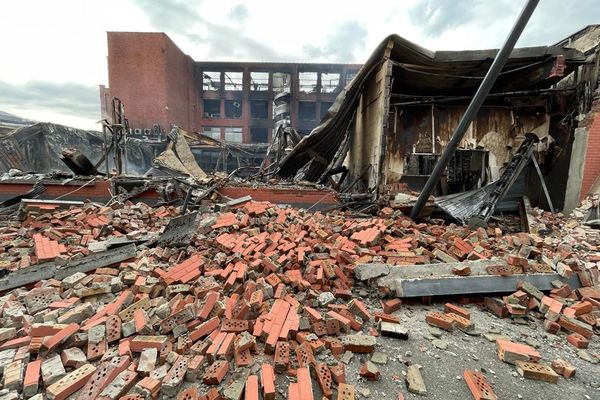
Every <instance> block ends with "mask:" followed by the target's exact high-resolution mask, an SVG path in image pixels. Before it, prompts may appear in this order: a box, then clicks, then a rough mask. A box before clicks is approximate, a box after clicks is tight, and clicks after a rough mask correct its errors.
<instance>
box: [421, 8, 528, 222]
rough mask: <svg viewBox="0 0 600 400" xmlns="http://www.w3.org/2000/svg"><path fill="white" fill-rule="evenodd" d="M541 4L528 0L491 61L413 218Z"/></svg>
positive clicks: (428, 181)
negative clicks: (532, 15)
mask: <svg viewBox="0 0 600 400" xmlns="http://www.w3.org/2000/svg"><path fill="white" fill-rule="evenodd" d="M538 3H539V0H528V1H527V4H526V5H525V8H523V11H521V14H520V15H519V18H518V19H517V22H515V25H514V26H513V28H512V31H511V32H510V34H509V35H508V38H507V39H506V42H505V43H504V45H503V46H502V48H501V49H500V51H499V52H498V54H497V55H496V58H495V59H494V62H493V63H492V65H491V67H490V69H489V70H488V72H487V74H486V75H485V78H483V81H482V82H481V85H480V86H479V88H478V89H477V92H476V93H475V96H473V99H472V100H471V103H469V106H468V107H467V110H466V111H465V113H464V115H463V116H462V118H461V120H460V122H459V123H458V126H457V127H456V129H455V130H454V133H453V134H452V139H450V142H448V145H447V146H446V148H445V149H444V152H443V153H442V155H441V157H440V159H439V160H438V162H437V163H436V164H435V167H434V169H433V172H432V173H431V175H430V176H429V179H427V183H425V187H423V190H422V191H421V194H420V195H419V198H418V199H417V201H416V203H415V205H414V207H413V208H412V210H411V211H410V217H411V218H412V219H416V218H417V217H418V216H419V214H421V211H422V210H423V207H425V204H426V203H427V200H428V199H429V196H431V194H432V193H433V190H434V189H435V187H436V186H437V184H438V182H439V181H440V178H441V177H442V173H443V172H444V170H445V169H446V166H447V165H448V161H449V160H450V157H452V154H454V151H455V150H456V148H457V147H458V145H459V143H460V142H461V140H462V139H463V137H464V135H465V132H466V131H467V128H468V127H469V125H470V124H471V122H472V121H473V119H474V118H475V116H476V115H477V112H478V111H479V109H480V108H481V105H482V104H483V101H484V100H485V98H486V97H487V95H488V93H489V92H490V90H491V89H492V86H493V85H494V83H495V82H496V79H497V78H498V75H500V72H501V71H502V68H504V64H506V61H507V60H508V58H509V57H510V53H511V52H512V50H513V49H514V47H515V44H516V43H517V40H519V37H520V36H521V33H522V32H523V29H525V26H526V25H527V22H528V21H529V18H530V17H531V14H533V11H534V10H535V8H536V7H537V5H538Z"/></svg>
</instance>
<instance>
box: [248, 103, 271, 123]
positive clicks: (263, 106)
mask: <svg viewBox="0 0 600 400" xmlns="http://www.w3.org/2000/svg"><path fill="white" fill-rule="evenodd" d="M268 117H269V102H268V101H267V100H251V101H250V118H252V119H267V118H268Z"/></svg>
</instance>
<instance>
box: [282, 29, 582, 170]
mask: <svg viewBox="0 0 600 400" xmlns="http://www.w3.org/2000/svg"><path fill="white" fill-rule="evenodd" d="M386 51H388V52H389V57H386V56H385V54H386ZM497 52H498V49H492V50H464V51H437V52H434V51H431V50H428V49H426V48H424V47H421V46H419V45H417V44H415V43H413V42H411V41H409V40H407V39H405V38H402V37H400V36H398V35H396V34H393V35H390V36H388V37H386V38H385V39H384V40H383V41H382V42H381V43H380V44H379V45H378V46H377V48H376V49H375V51H373V53H372V54H371V56H370V57H369V59H368V60H367V61H366V62H365V64H364V65H363V66H362V68H361V69H360V70H359V71H358V73H357V74H356V76H355V77H354V79H353V80H352V81H351V82H350V83H349V84H348V85H347V86H346V88H345V89H344V90H343V91H342V92H340V94H339V95H338V97H337V98H336V100H335V102H334V104H333V106H332V107H331V108H330V109H329V112H328V113H327V114H326V115H325V117H324V118H323V119H322V120H321V122H320V123H319V125H317V127H315V128H314V129H313V130H312V131H311V133H310V134H309V135H307V136H305V137H304V138H303V139H302V140H301V141H300V143H298V145H297V146H296V147H294V148H293V149H292V151H291V152H290V153H289V154H288V155H287V156H286V157H284V158H283V159H282V161H281V163H280V165H279V168H278V170H277V171H276V173H277V174H278V175H279V176H280V177H282V178H291V177H293V176H295V175H296V174H297V173H298V171H300V169H302V168H303V167H305V166H306V165H307V164H309V163H311V165H310V167H309V169H308V171H307V172H306V174H305V176H304V179H305V180H309V181H313V182H314V181H317V180H318V179H319V178H321V176H322V174H323V172H325V171H326V169H327V166H328V164H329V163H330V162H331V160H332V158H333V156H334V155H335V153H336V150H337V148H338V147H339V146H340V144H341V143H342V141H343V138H344V136H345V135H346V132H347V131H348V128H349V126H350V124H351V122H352V119H353V114H354V113H353V110H354V109H355V108H356V104H357V103H358V101H359V99H360V94H361V92H362V90H363V88H364V86H365V84H366V82H367V80H368V79H369V78H370V77H371V76H372V74H373V73H374V72H376V70H377V69H376V67H377V66H378V65H380V64H381V63H382V62H384V61H386V60H387V59H391V60H393V61H394V62H399V63H409V64H421V65H426V66H432V65H435V66H436V67H442V68H443V67H444V66H446V67H451V66H452V67H454V68H457V66H460V67H464V68H465V69H466V70H467V73H471V74H472V73H473V72H474V71H476V70H477V69H480V70H487V68H488V67H489V64H491V62H492V61H493V58H494V56H495V55H496V53H497ZM558 55H562V56H564V58H565V59H566V60H568V61H569V62H575V63H582V62H584V61H585V56H584V55H583V53H581V52H580V51H578V50H576V49H569V48H562V47H553V46H537V47H523V48H517V49H514V50H513V51H512V53H511V56H510V58H509V60H508V61H507V63H506V65H505V68H504V70H512V69H515V68H519V67H523V66H524V65H527V63H529V62H530V61H540V60H545V59H547V58H548V57H556V56H558Z"/></svg>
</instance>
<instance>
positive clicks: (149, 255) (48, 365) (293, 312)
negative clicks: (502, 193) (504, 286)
mask: <svg viewBox="0 0 600 400" xmlns="http://www.w3.org/2000/svg"><path fill="white" fill-rule="evenodd" d="M575 214H576V213H575ZM178 215H179V209H178V208H175V207H166V206H161V207H151V206H148V205H146V204H143V203H137V204H133V203H129V202H128V203H125V204H122V203H121V204H119V203H115V204H114V205H113V206H100V205H97V204H94V203H89V202H88V203H83V204H82V205H77V206H74V205H68V204H61V203H60V202H57V203H54V204H53V203H52V202H42V203H40V204H35V203H27V205H25V206H22V208H21V210H20V216H21V221H18V222H8V223H5V224H4V225H3V227H1V228H0V249H1V250H0V265H1V267H2V270H1V272H2V274H1V275H0V290H3V295H2V297H0V321H1V324H0V326H1V328H0V372H1V373H2V381H1V383H2V391H1V392H0V398H1V399H19V398H33V399H36V400H39V399H45V398H47V399H67V398H69V399H71V398H72V399H131V400H133V399H157V398H165V399H167V398H174V399H180V400H191V399H197V400H200V399H202V400H205V399H210V400H216V399H222V398H225V399H242V398H243V399H246V400H251V399H261V398H262V399H265V400H270V399H275V398H289V399H302V400H306V399H321V398H327V399H339V400H349V399H354V398H362V397H364V396H363V395H361V393H358V392H357V388H356V387H355V385H353V384H350V383H347V382H348V381H347V379H346V378H347V374H348V371H347V369H346V362H344V358H347V357H350V356H351V355H352V353H355V354H363V355H365V354H366V355H369V357H370V358H369V360H368V361H366V362H364V363H362V364H361V367H360V370H359V375H360V377H361V379H365V380H372V381H377V380H378V379H380V378H381V371H380V369H379V367H378V365H380V364H381V360H380V359H381V357H382V356H385V354H383V355H382V353H380V352H378V351H377V350H378V346H379V344H378V340H379V339H378V337H379V336H387V337H390V338H394V340H397V341H398V348H401V346H402V343H403V342H404V341H406V340H411V332H410V331H409V330H408V329H406V327H405V326H404V325H403V324H402V322H401V319H400V317H399V313H400V312H401V310H402V308H403V307H404V305H403V301H404V300H403V299H399V298H397V297H396V296H395V293H394V292H393V291H391V290H390V289H389V288H386V287H384V286H380V287H377V286H378V285H377V279H375V278H373V279H367V280H365V281H364V282H362V281H360V280H358V279H356V272H357V268H363V269H364V268H369V265H374V264H386V265H388V266H389V267H390V268H391V269H401V268H406V267H407V266H411V265H425V266H428V267H429V268H431V269H432V270H434V269H435V268H436V264H437V263H442V262H444V263H448V262H454V263H460V262H465V263H464V265H465V267H463V268H455V270H454V271H453V273H454V274H455V278H456V279H462V278H464V277H467V276H469V275H470V270H469V268H468V267H467V265H469V263H467V262H471V263H472V262H478V261H481V260H502V262H499V263H498V264H497V265H494V264H493V263H492V264H491V265H488V266H487V273H488V274H489V275H494V276H501V277H508V276H514V275H519V276H527V275H528V274H543V273H556V274H558V276H560V277H562V278H565V279H568V278H571V277H572V276H577V277H578V278H579V281H580V282H581V287H577V288H575V287H571V286H569V284H567V283H564V282H563V281H561V280H560V279H557V280H556V281H553V282H552V285H553V287H554V288H553V289H552V290H551V291H549V292H548V291H547V292H545V293H544V292H542V291H540V290H539V289H538V288H536V287H535V286H534V285H532V284H531V283H529V282H528V281H527V280H520V281H519V283H518V284H517V286H516V287H515V288H514V293H512V294H509V295H505V296H498V297H485V296H483V297H482V298H481V301H479V303H478V305H479V306H480V307H481V308H482V309H485V310H487V311H488V312H489V313H492V314H493V315H495V316H497V317H498V318H512V319H514V320H519V319H523V318H530V319H531V318H534V319H535V321H537V323H538V324H540V325H542V324H543V327H544V329H545V330H546V332H548V333H550V334H557V335H563V336H565V335H566V338H565V341H566V343H568V344H569V345H571V346H574V347H575V348H577V349H578V351H580V352H583V353H582V354H581V357H582V358H584V357H587V360H588V361H589V362H590V363H595V362H598V361H600V352H596V351H594V349H593V348H588V347H589V345H590V342H593V341H595V340H597V333H598V328H599V326H600V286H599V284H600V274H599V271H598V262H600V253H599V252H598V251H597V250H598V248H597V245H598V243H597V234H596V233H595V232H594V230H593V229H591V228H590V227H587V226H584V225H582V224H579V222H578V221H577V219H574V218H572V219H567V218H565V217H563V216H561V215H559V214H550V213H546V212H542V211H537V212H536V214H535V218H536V221H535V222H536V224H537V226H538V227H540V229H539V232H542V233H537V234H536V233H522V232H518V233H511V232H504V231H503V230H502V229H501V228H499V227H489V228H487V229H484V228H479V229H476V230H471V229H469V228H468V227H461V226H457V225H454V224H450V225H448V224H445V223H444V222H443V221H440V220H430V221H428V222H427V223H415V222H413V221H412V220H411V219H409V218H407V217H405V216H403V215H402V214H401V213H400V212H399V211H394V210H392V209H391V208H384V209H382V210H381V211H380V213H379V215H378V216H377V217H368V218H365V217H357V216H353V215H352V214H350V213H345V212H341V211H336V212H330V213H321V212H314V213H313V212H308V211H304V210H298V209H293V208H283V207H279V206H275V205H273V204H271V203H268V202H255V201H245V202H242V203H240V204H236V205H235V206H233V207H226V209H223V210H220V211H218V212H214V211H211V210H209V209H208V208H207V209H205V210H204V211H201V212H199V215H198V217H197V218H196V222H195V231H194V234H193V236H192V238H191V239H190V241H189V243H187V244H186V245H184V246H178V247H177V246H171V247H169V246H165V247H160V246H158V245H157V239H158V238H159V237H160V235H161V234H162V232H163V231H164V229H165V227H166V225H167V224H168V222H169V221H170V220H171V219H172V218H175V217H177V216H178ZM359 266H360V267H359ZM41 267H43V268H41ZM40 274H41V275H40ZM19 282H23V284H20V283H19ZM368 290H371V291H372V292H374V293H376V296H374V297H376V298H377V300H378V301H373V297H372V296H371V297H368V296H364V293H366V291H368ZM360 293H362V295H361V294H360ZM421 300H424V301H427V300H430V299H421ZM455 300H456V301H453V302H448V303H446V304H440V305H437V306H435V309H436V310H437V311H431V312H429V313H428V314H427V315H426V318H425V320H423V321H422V323H423V324H425V323H426V324H429V325H431V326H433V327H435V328H439V329H441V330H446V331H453V330H462V331H465V332H467V333H469V334H480V328H479V327H477V326H476V325H475V324H474V323H473V322H472V321H471V318H470V312H469V310H467V309H466V308H464V307H463V306H462V305H461V304H459V303H460V302H461V301H462V299H461V298H455ZM432 329H433V328H432ZM496 345H497V352H498V357H499V359H500V360H502V361H504V362H505V363H508V364H512V365H514V368H515V371H517V373H518V374H519V375H521V376H522V377H524V378H527V379H535V380H542V381H545V382H549V383H557V382H559V381H560V380H561V379H570V378H572V377H573V376H574V375H575V373H576V370H575V367H574V366H573V365H571V364H570V363H569V362H567V361H564V360H560V359H548V358H546V357H545V356H544V354H543V351H542V352H540V351H538V349H536V348H534V347H532V346H530V345H528V344H525V343H521V342H517V341H512V340H508V339H507V338H506V337H504V336H502V335H500V334H499V335H498V338H497V339H496ZM405 364H406V365H405V367H406V368H405V370H403V371H398V373H399V374H401V375H402V376H403V377H404V381H405V384H404V386H400V389H399V392H398V393H394V394H392V395H393V396H394V398H401V399H402V398H404V396H407V397H408V396H412V395H419V394H421V395H425V394H426V393H427V383H428V382H427V381H426V380H425V379H424V378H423V374H422V372H423V368H427V367H426V366H421V365H418V364H415V363H411V362H410V360H407V361H406V362H405ZM590 365H591V364H590ZM281 377H286V378H287V379H285V380H282V379H280V378H281ZM463 379H464V382H465V385H466V386H467V387H468V388H469V390H470V391H471V393H472V394H473V397H474V398H475V399H496V398H502V395H501V394H498V395H496V394H495V393H494V389H493V387H492V386H491V385H490V384H489V382H488V381H487V379H486V376H485V374H484V373H482V372H481V371H477V370H465V371H464V373H463ZM352 380H353V381H354V380H355V379H352Z"/></svg>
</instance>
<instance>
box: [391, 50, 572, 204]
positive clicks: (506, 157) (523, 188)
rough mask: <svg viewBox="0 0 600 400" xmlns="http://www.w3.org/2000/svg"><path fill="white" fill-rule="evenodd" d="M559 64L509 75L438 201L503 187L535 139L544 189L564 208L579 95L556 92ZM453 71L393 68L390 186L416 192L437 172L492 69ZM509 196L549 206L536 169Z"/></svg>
mask: <svg viewBox="0 0 600 400" xmlns="http://www.w3.org/2000/svg"><path fill="white" fill-rule="evenodd" d="M556 62H557V61H556V59H555V58H554V57H546V58H544V59H541V58H535V57H531V58H521V59H518V60H514V61H513V62H512V63H511V64H510V65H508V66H507V67H505V70H504V72H503V73H502V74H501V75H500V77H499V79H498V81H497V82H496V84H495V85H494V87H493V89H492V91H491V93H490V95H489V96H488V98H487V100H486V101H485V103H484V105H483V106H482V108H481V109H480V110H479V112H478V114H477V117H476V118H475V119H474V121H473V122H472V123H471V125H470V126H469V129H468V131H467V134H466V135H465V138H464V139H463V140H462V142H461V145H460V147H459V149H458V150H457V151H456V152H455V153H454V154H453V156H452V158H451V159H450V162H449V164H448V168H447V170H446V173H445V174H444V176H443V177H442V179H441V181H440V184H439V185H438V187H437V189H436V192H435V194H436V195H438V196H440V195H448V194H452V193H458V192H464V191H468V190H471V189H476V188H480V187H482V186H484V185H485V184H487V183H489V182H492V181H494V180H496V179H498V178H499V176H500V175H501V173H502V172H503V170H504V168H505V167H506V166H507V164H508V163H509V161H510V160H511V158H512V157H513V155H514V154H515V152H516V151H517V149H518V148H519V145H520V144H521V142H522V141H523V138H524V137H525V134H526V133H527V132H533V133H535V134H536V135H537V136H538V138H539V139H540V141H539V143H537V144H536V146H535V149H534V152H533V154H534V157H535V158H536V160H537V163H538V164H539V167H540V170H541V172H542V174H543V176H544V183H545V184H546V185H547V188H548V191H549V194H550V198H551V201H552V203H553V206H554V207H555V208H559V209H560V208H561V207H562V205H563V202H564V195H565V189H566V187H565V186H566V182H567V174H568V165H569V162H570V154H571V146H572V141H573V130H574V126H575V124H574V120H573V118H574V115H576V113H575V111H576V107H577V101H576V96H577V95H576V90H575V88H574V87H566V88H557V87H555V84H556V82H558V81H559V80H560V79H561V78H562V76H556V77H552V68H553V66H554V65H555V64H556ZM558 62H560V60H559V61H558ZM454 64H455V63H446V64H445V65H444V67H443V68H441V67H440V66H433V65H432V66H424V65H418V66H417V65H408V64H405V63H400V62H395V63H393V67H392V80H391V85H392V87H391V100H390V108H389V114H388V117H389V120H388V129H387V140H386V155H385V157H386V159H387V171H388V174H387V181H386V183H392V182H394V181H399V182H403V183H406V184H407V185H408V187H409V188H410V189H413V190H416V191H418V190H420V189H422V187H423V185H424V184H425V182H426V181H427V178H428V176H429V175H430V174H431V172H432V171H433V168H434V166H435V163H436V162H437V160H438V159H439V157H440V155H441V153H442V151H443V149H444V148H445V146H446V144H447V143H448V142H449V140H450V138H451V136H452V134H453V130H454V128H455V127H456V125H457V124H458V122H459V120H460V117H461V115H462V114H463V113H464V110H465V109H466V106H467V105H468V102H469V100H470V96H472V95H473V93H474V91H475V89H476V87H477V85H478V83H479V82H480V81H481V79H482V76H483V75H482V73H483V71H485V68H487V65H486V64H487V62H486V61H479V62H477V63H469V62H461V63H460V65H458V64H457V65H454ZM482 68H483V69H482ZM516 71H518V74H517V73H516ZM511 194H512V196H513V197H515V198H517V197H520V196H523V195H526V196H527V197H528V198H529V199H530V200H531V203H532V205H534V206H539V207H542V208H546V209H547V208H548V206H549V205H548V202H547V201H546V197H545V195H544V192H543V190H542V184H541V181H540V177H539V174H538V173H537V171H536V170H535V169H534V166H533V163H529V164H528V165H527V167H526V168H525V169H524V170H523V171H522V172H521V174H520V176H519V178H518V180H517V181H516V182H515V185H514V187H513V188H511V193H509V197H510V195H511Z"/></svg>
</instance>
